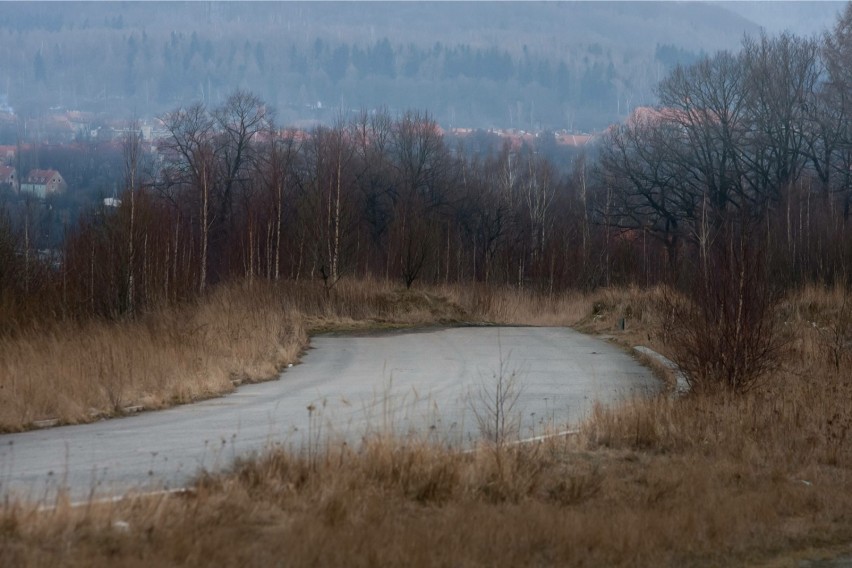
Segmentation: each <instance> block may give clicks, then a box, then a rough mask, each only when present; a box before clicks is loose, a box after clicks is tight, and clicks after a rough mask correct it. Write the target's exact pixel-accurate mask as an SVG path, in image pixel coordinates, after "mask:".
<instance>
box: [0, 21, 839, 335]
mask: <svg viewBox="0 0 852 568" xmlns="http://www.w3.org/2000/svg"><path fill="white" fill-rule="evenodd" d="M850 30H852V9H847V11H846V13H845V14H844V15H843V17H842V18H841V19H840V20H839V22H838V24H837V27H836V29H835V30H834V31H833V33H831V34H830V35H828V36H827V37H826V38H824V39H823V40H820V41H818V40H815V39H807V38H799V37H795V36H791V35H782V36H779V37H775V38H769V37H759V38H757V39H747V40H746V41H745V42H744V44H743V47H742V49H741V50H740V51H739V52H736V53H731V52H719V53H716V54H714V55H710V56H707V57H704V58H702V59H700V60H698V61H696V62H694V63H692V64H689V65H683V66H678V67H676V68H675V69H674V70H673V71H672V72H671V73H670V74H669V75H668V76H667V77H666V78H665V79H664V80H663V81H662V82H661V83H660V85H659V101H660V104H659V106H658V107H656V108H653V109H643V110H641V112H636V113H634V115H633V116H632V117H631V119H630V120H628V121H627V122H625V123H623V124H620V125H616V126H613V127H611V128H610V129H609V130H608V131H607V133H606V134H605V135H604V136H603V137H602V139H601V140H600V141H599V142H598V144H597V145H596V146H595V147H594V148H592V149H590V150H589V152H588V153H583V154H578V155H576V156H575V157H574V159H573V161H572V163H571V164H570V167H568V168H566V167H564V164H556V163H554V162H553V161H552V160H551V159H550V158H549V157H548V156H547V155H546V152H544V151H542V148H543V146H544V145H546V143H547V141H545V140H542V141H540V142H536V143H533V144H524V145H521V146H513V145H511V144H509V143H506V144H503V145H498V146H496V147H492V148H490V149H479V150H474V149H473V148H471V147H470V146H469V145H467V146H466V145H464V144H461V143H456V142H454V141H452V140H451V139H450V138H448V137H446V136H444V135H443V134H442V131H441V129H440V127H439V126H438V125H437V123H436V122H435V120H434V119H433V117H432V116H431V115H429V114H428V113H425V112H418V111H408V112H405V113H401V114H398V115H393V114H391V113H389V112H386V111H377V112H368V111H364V112H361V113H360V114H359V115H357V116H356V117H354V118H352V117H349V118H346V117H341V118H339V119H338V120H337V121H336V122H335V123H334V124H333V125H332V126H318V127H315V128H313V129H312V130H309V131H303V130H292V129H281V128H278V127H277V126H276V125H275V120H274V118H275V116H274V113H273V112H272V110H271V108H270V107H269V106H268V105H266V104H265V103H264V101H263V100H262V99H261V98H260V97H258V96H257V95H255V94H253V93H250V92H247V91H235V92H233V93H232V94H231V95H230V96H229V97H228V98H227V100H226V101H225V102H224V103H223V104H221V105H219V106H213V107H211V106H208V105H206V104H204V103H201V102H199V103H195V104H192V105H189V106H185V107H180V108H177V109H175V110H173V111H171V112H168V113H165V114H164V115H162V116H161V117H160V119H161V121H162V125H163V128H164V129H165V131H166V132H167V135H166V137H165V138H164V139H163V140H161V141H160V143H159V146H158V149H157V152H156V153H155V154H150V153H149V152H148V151H147V149H146V148H145V147H144V146H143V144H142V140H141V138H140V136H139V135H138V133H135V132H131V133H130V134H128V135H127V136H126V138H125V140H124V141H123V150H122V155H123V170H124V191H123V193H122V194H121V195H120V205H118V207H115V208H108V207H99V208H96V209H95V210H93V211H91V212H89V213H88V214H86V215H84V216H83V217H82V218H81V219H80V221H79V222H78V223H76V224H74V225H73V226H72V227H70V228H69V229H68V230H67V235H66V238H65V239H64V242H63V245H62V250H61V253H58V254H57V255H55V256H50V255H48V257H49V258H45V255H44V254H42V253H41V252H39V251H38V250H37V249H35V248H34V247H33V246H32V245H31V236H30V235H31V231H32V228H31V227H29V226H27V224H26V223H24V224H22V223H21V222H20V220H17V221H15V222H12V220H11V219H9V218H8V216H7V217H6V218H5V219H4V221H5V222H0V258H2V262H1V263H0V267H2V268H0V299H2V304H0V305H1V306H2V309H3V314H4V321H6V322H7V323H6V327H10V326H11V327H14V325H13V324H12V323H9V322H18V323H20V322H21V321H25V320H27V318H29V317H31V316H32V314H36V313H41V314H44V313H48V314H50V315H51V316H59V317H88V316H91V315H99V316H107V317H120V316H124V315H126V314H133V313H136V312H138V311H140V310H144V309H146V308H148V307H150V306H154V305H158V304H160V303H162V302H174V301H181V300H186V299H190V298H193V297H196V296H197V295H199V294H204V293H205V292H206V290H207V289H208V288H209V287H210V286H211V285H214V284H216V283H218V282H222V281H227V280H231V279H245V280H248V281H254V280H261V279H263V280H270V281H276V280H282V279H295V280H306V281H310V282H314V283H315V284H316V285H317V286H322V287H323V288H324V289H325V290H326V292H327V293H328V295H329V296H330V297H332V296H333V295H334V289H335V286H336V285H337V283H338V282H339V281H340V280H341V279H343V278H349V277H353V278H355V277H373V278H386V279H391V280H396V281H398V282H399V283H400V285H404V286H407V287H411V286H416V285H418V284H420V283H428V284H441V283H453V284H462V285H468V284H474V283H476V284H478V285H501V286H514V287H518V288H522V289H527V290H530V291H531V292H535V293H556V292H559V291H562V290H566V289H589V288H594V287H598V286H610V285H623V284H640V285H647V284H653V283H657V282H669V283H673V284H675V285H680V286H683V287H684V288H685V289H693V290H703V291H704V293H705V295H710V294H715V295H716V296H719V295H720V294H723V293H728V292H729V293H730V294H729V297H724V298H721V299H720V298H718V297H717V298H716V300H717V301H718V302H723V303H725V305H726V306H733V308H732V309H735V310H739V311H738V312H737V314H739V315H736V314H735V315H736V317H740V315H742V313H743V308H742V302H741V301H740V302H739V303H738V302H737V299H739V300H743V299H744V298H745V297H746V296H745V295H744V294H743V290H744V286H745V285H746V284H747V283H751V282H761V283H767V282H772V283H777V284H778V286H789V285H794V284H798V283H803V282H822V283H833V282H846V283H848V282H849V278H850V273H849V267H850V262H852V235H850V227H849V217H850V213H852V211H850V204H852V185H850V179H849V176H850V171H852V170H850V168H852V130H850V121H849V118H848V117H849V113H850V110H851V109H852V107H850V105H852V101H850V100H849V95H848V93H849V92H850V90H849V87H850V81H852V43H850V37H852V36H850V34H852V32H850ZM775 287H777V286H774V287H773V288H775ZM750 290H751V292H752V293H751V295H749V296H748V297H749V298H753V297H755V295H757V296H760V294H756V292H755V290H764V291H765V292H766V293H765V294H763V296H765V297H769V296H771V295H772V294H770V290H769V288H768V287H767V288H765V289H764V288H761V287H751V288H750ZM726 291H727V292H726ZM750 302H752V304H755V303H756V304H760V301H758V300H754V299H752V300H750ZM716 311H718V310H716ZM758 311H759V310H758ZM736 317H734V321H735V320H736ZM746 323H747V322H746ZM739 329H740V327H737V330H739ZM738 332H739V331H738Z"/></svg>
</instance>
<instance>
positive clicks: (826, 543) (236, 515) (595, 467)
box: [0, 285, 852, 566]
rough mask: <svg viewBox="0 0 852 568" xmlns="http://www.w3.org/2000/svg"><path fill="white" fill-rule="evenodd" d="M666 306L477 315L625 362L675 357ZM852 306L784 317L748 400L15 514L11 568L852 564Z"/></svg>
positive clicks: (817, 297) (651, 295) (324, 455)
mask: <svg viewBox="0 0 852 568" xmlns="http://www.w3.org/2000/svg"><path fill="white" fill-rule="evenodd" d="M372 288H375V285H373V286H371V289H372ZM362 290H363V289H362ZM350 293H352V294H353V298H354V297H355V296H354V294H355V291H352V292H350ZM406 294H408V293H406ZM662 296H663V293H662V292H661V291H659V290H657V291H652V292H643V291H640V290H638V289H633V290H627V289H625V290H618V291H615V290H610V291H607V292H602V293H597V294H594V295H589V296H585V297H582V298H580V297H577V298H575V299H573V300H570V301H569V300H565V301H563V302H562V303H561V304H556V303H554V302H547V301H545V300H541V301H540V302H532V303H529V302H528V303H527V304H526V305H523V304H522V303H521V302H518V301H517V300H516V299H513V298H512V297H511V296H509V295H500V294H491V295H487V296H484V295H483V296H480V303H479V305H480V306H485V307H488V309H496V310H497V314H498V317H495V318H494V319H499V314H500V313H502V314H506V313H513V314H514V315H513V317H515V318H517V319H521V318H520V316H519V314H526V315H527V317H528V319H529V321H536V320H537V319H538V318H540V317H543V316H546V317H547V318H554V319H553V320H548V323H550V322H551V321H552V323H558V322H559V318H565V320H567V321H577V322H578V323H579V324H580V325H581V326H584V327H585V329H586V330H587V331H589V332H600V333H606V334H608V335H610V336H612V337H613V338H614V339H613V340H615V341H619V342H621V343H623V344H625V345H629V344H633V343H635V342H637V341H640V340H642V341H643V342H646V343H647V339H648V337H650V338H651V342H652V343H653V344H654V345H655V346H656V347H657V348H658V349H660V350H661V351H664V352H668V353H669V354H670V355H672V356H675V357H676V353H674V352H672V351H670V349H671V344H670V343H668V342H667V341H666V339H665V338H666V332H665V328H664V327H663V326H662V324H663V323H664V321H665V317H664V314H662V313H661V312H660V311H659V306H661V305H665V302H664V299H663V298H662ZM451 297H452V296H450V295H449V294H447V296H445V298H447V299H449V298H451ZM844 297H845V292H844V291H843V290H842V289H840V288H835V289H830V290H825V289H822V288H807V289H805V290H803V291H801V292H798V293H796V294H794V295H791V296H789V297H787V298H785V299H784V300H783V301H782V303H781V305H780V308H779V310H778V312H777V313H776V317H777V318H778V320H779V322H781V323H782V325H784V326H785V327H786V328H787V329H788V331H787V332H786V333H787V341H786V342H785V344H784V349H783V351H782V352H781V353H779V356H780V367H779V369H778V370H776V371H774V372H773V373H772V374H771V375H770V376H767V377H766V378H765V380H763V381H760V382H759V383H758V384H756V385H755V386H754V388H752V389H749V390H748V391H747V392H745V393H739V394H733V393H731V392H730V391H721V392H719V391H715V392H704V393H693V394H690V395H687V396H685V397H679V398H676V397H672V396H671V395H670V394H664V395H661V396H660V397H658V398H652V399H641V400H634V401H631V402H628V403H626V404H625V405H624V406H623V407H620V408H611V409H605V408H599V409H597V411H596V412H595V413H594V415H593V416H592V418H591V419H590V420H589V421H588V422H586V423H585V424H584V425H583V426H582V428H581V431H580V433H579V434H578V435H575V436H568V437H555V438H550V439H547V440H545V441H544V442H540V443H532V444H525V445H512V444H510V443H508V440H502V439H498V440H492V441H490V442H487V441H483V442H482V444H481V445H480V446H479V447H478V449H477V450H476V451H474V452H472V453H460V452H458V451H457V449H455V448H453V447H451V446H450V445H445V444H442V443H441V442H440V441H435V440H429V441H426V440H424V439H417V438H409V439H399V438H393V437H381V436H380V437H377V438H371V439H368V440H365V441H364V443H363V445H362V446H360V447H357V448H355V447H351V446H346V445H338V444H335V443H334V441H333V440H330V441H329V443H328V445H325V444H324V445H321V446H318V447H316V448H313V449H312V450H306V451H305V452H304V453H300V452H295V453H292V452H291V453H288V452H283V451H273V452H271V453H269V454H267V455H265V456H262V457H260V458H259V459H257V460H256V461H249V462H243V463H239V464H236V465H235V467H234V469H233V472H232V473H227V474H222V475H216V476H202V477H201V478H200V479H199V480H198V482H197V483H196V484H195V485H194V486H193V487H192V488H190V489H189V490H188V491H187V492H186V493H184V494H172V495H155V496H143V497H136V498H134V497H128V498H126V499H124V500H122V501H119V502H114V503H100V504H97V503H96V504H91V505H86V506H76V507H72V506H70V505H69V503H67V502H65V501H63V500H62V499H61V498H60V499H59V500H58V502H56V503H46V504H45V503H42V504H32V503H16V502H7V503H6V504H5V505H3V507H2V510H0V563H2V564H3V565H10V566H12V565H15V566H27V565H30V566H41V565H49V564H55V563H57V562H63V563H66V564H71V565H91V566H106V565H114V564H116V563H120V564H122V565H151V564H158V565H196V566H200V565H209V563H210V562H211V561H213V559H215V562H216V563H217V564H218V565H233V566H235V565H257V566H260V565H269V564H275V563H284V564H287V565H292V566H302V565H304V566H307V565H340V564H346V565H354V566H362V565H363V566H366V565H396V564H400V563H405V564H407V565H415V566H417V565H446V564H451V565H463V566H467V565H494V566H519V565H520V566H531V565H589V566H602V565H623V566H633V565H649V566H650V565H654V566H658V565H669V566H683V565H695V566H718V565H765V566H797V565H798V564H797V563H798V561H799V560H804V559H818V558H823V557H826V558H831V557H834V556H837V555H841V554H849V553H851V552H852V549H850V548H849V543H850V541H852V516H851V515H850V511H852V440H850V435H852V434H850V432H852V411H850V407H849V400H852V379H850V376H849V374H848V372H846V371H845V369H846V368H847V367H848V364H849V363H850V362H852V361H850V355H852V354H850V352H848V351H845V352H844V353H843V354H842V357H843V359H842V360H843V361H844V365H842V366H841V368H840V369H838V367H837V366H836V365H835V358H834V357H835V352H834V350H833V347H832V346H833V345H834V341H833V339H832V338H833V337H834V332H835V330H836V328H837V325H838V323H839V322H841V320H842V317H843V316H842V313H841V312H840V311H838V309H837V307H838V306H842V305H843V301H844ZM426 298H428V300H427V299H426ZM361 299H362V300H363V298H361ZM386 299H387V298H386V297H385V300H386ZM445 301H447V300H445ZM452 301H453V303H455V302H458V304H459V305H465V303H467V304H468V305H470V303H471V302H472V300H471V299H470V298H464V297H461V296H455V297H452ZM409 302H410V303H411V304H419V305H421V306H423V310H424V312H423V313H426V312H428V309H429V308H428V306H434V305H441V306H446V305H450V304H449V302H448V301H447V303H438V302H437V300H436V298H435V297H433V296H432V295H431V294H430V295H428V296H427V295H426V294H423V293H418V294H417V295H414V296H412V297H410V299H409ZM539 306H540V307H544V308H545V309H544V310H542V312H539V311H538V307H539ZM413 312H414V310H411V311H409V313H413ZM543 312H546V314H544V313H543ZM482 313H487V312H484V311H483V312H482ZM492 313H494V312H492ZM358 315H359V314H358V313H353V312H349V313H348V314H347V316H346V317H352V316H356V317H357V316H358ZM385 315H386V316H387V315H389V314H388V313H387V312H385ZM578 316H579V320H578V319H577V318H578ZM622 318H625V320H626V322H625V323H626V330H625V331H620V330H619V327H620V326H619V320H621V319H622ZM426 319H430V317H426ZM390 320H393V318H392V317H386V318H382V321H390ZM318 321H319V320H318ZM322 321H325V322H327V321H328V320H322ZM355 321H356V320H355V319H352V320H351V321H350V323H352V322H355ZM395 321H398V320H395ZM521 380H522V378H521ZM39 505H47V506H48V507H47V508H46V509H39V508H38V507H39Z"/></svg>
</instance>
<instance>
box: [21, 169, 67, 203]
mask: <svg viewBox="0 0 852 568" xmlns="http://www.w3.org/2000/svg"><path fill="white" fill-rule="evenodd" d="M66 189H68V185H67V184H66V183H65V180H64V179H62V176H61V175H60V174H59V172H57V171H56V170H32V171H30V173H29V175H27V177H26V179H25V180H24V181H23V182H22V183H21V191H27V192H30V193H33V194H35V195H36V196H38V197H46V196H47V195H50V194H52V193H58V192H62V191H65V190H66Z"/></svg>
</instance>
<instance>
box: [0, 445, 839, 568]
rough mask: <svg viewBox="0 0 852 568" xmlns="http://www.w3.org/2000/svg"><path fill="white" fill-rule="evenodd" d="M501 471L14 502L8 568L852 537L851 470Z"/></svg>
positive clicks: (318, 560) (299, 478) (1, 547)
mask: <svg viewBox="0 0 852 568" xmlns="http://www.w3.org/2000/svg"><path fill="white" fill-rule="evenodd" d="M499 457H500V459H497V455H496V454H495V452H494V450H493V449H487V448H486V449H481V450H480V451H478V452H476V453H473V454H459V453H455V452H451V451H448V450H447V449H445V448H441V447H439V446H434V445H427V444H420V443H417V442H416V441H414V442H409V443H407V444H401V443H395V442H394V441H392V440H375V441H372V442H368V443H366V444H365V445H364V446H363V447H362V448H360V449H359V450H357V451H353V450H351V449H350V448H347V447H345V446H334V447H333V448H332V449H329V450H328V451H327V452H326V453H324V454H323V455H322V456H320V458H319V459H317V458H316V457H315V456H314V457H310V456H307V455H293V454H287V453H283V452H276V453H272V454H270V455H267V456H266V457H264V458H263V459H261V460H258V461H255V462H251V463H244V464H240V465H238V466H237V467H236V469H235V472H234V473H233V474H231V475H227V476H220V477H211V478H204V479H202V480H201V481H199V483H198V484H197V486H196V487H195V488H194V490H193V491H192V492H191V493H190V494H187V495H182V496H154V497H146V498H137V499H133V498H128V499H126V500H124V501H122V502H119V503H109V504H101V505H93V506H90V507H77V508H70V507H68V506H67V505H65V504H60V505H59V506H58V507H56V508H55V509H51V510H48V511H42V512H37V511H36V510H35V509H34V508H33V507H28V506H24V505H7V506H6V507H5V508H3V509H2V510H0V564H2V565H4V566H46V565H51V564H56V563H57V562H62V563H63V564H66V565H85V566H108V565H115V564H121V565H127V566H137V565H138V566H143V565H144V566H151V565H158V566H168V565H188V566H204V565H210V564H211V563H215V564H216V565H218V566H269V565H287V566H341V565H345V566H398V565H406V566H445V565H446V566H450V565H451V566H543V565H546V566H566V565H570V566H575V565H576V566H685V565H693V566H722V565H723V566H730V565H744V564H752V563H757V562H764V561H768V560H778V559H779V558H781V559H784V558H788V559H789V558H792V555H793V554H795V553H796V552H797V551H801V550H806V551H807V550H813V549H814V548H826V547H829V546H832V545H833V544H835V543H848V542H849V541H850V539H852V518H850V516H851V515H850V513H849V511H852V475H850V471H849V469H848V468H841V467H837V466H833V467H829V466H824V465H818V464H814V465H812V466H811V467H810V468H809V469H808V470H807V471H804V472H801V473H806V474H807V479H806V481H807V482H808V484H805V483H803V481H802V480H801V479H802V478H798V477H795V476H791V475H790V474H791V471H789V470H788V469H787V468H785V466H784V465H783V464H778V463H764V462H762V461H761V460H759V459H756V458H754V457H748V458H743V457H731V456H725V455H720V454H718V453H717V452H716V451H714V449H713V448H712V447H710V448H708V447H706V446H705V447H704V448H703V449H702V448H701V447H700V446H698V447H696V448H692V449H683V450H681V451H676V452H675V451H672V452H660V451H646V452H641V451H636V450H631V449H608V450H601V449H594V450H593V449H591V448H590V447H589V445H588V442H587V441H586V440H585V439H579V440H576V439H575V440H572V439H567V440H566V439H564V438H562V439H551V440H549V441H547V442H545V443H542V444H535V445H526V446H515V447H511V448H508V449H504V450H503V451H502V453H501V454H500V456H499ZM788 551H793V552H792V554H791V553H789V552H788ZM781 564H782V565H784V563H783V562H782V563H781ZM786 565H790V564H786Z"/></svg>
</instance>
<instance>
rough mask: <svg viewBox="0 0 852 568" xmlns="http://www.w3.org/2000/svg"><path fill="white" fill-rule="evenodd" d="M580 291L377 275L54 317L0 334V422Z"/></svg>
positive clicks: (185, 386)
mask: <svg viewBox="0 0 852 568" xmlns="http://www.w3.org/2000/svg"><path fill="white" fill-rule="evenodd" d="M586 302H587V300H586V299H585V298H583V297H582V296H576V295H572V296H566V297H562V298H556V299H547V298H540V299H531V298H528V297H526V296H525V295H523V294H521V293H519V292H516V291H511V290H509V291H494V290H485V289H474V290H473V291H463V290H462V289H461V288H460V287H456V288H452V287H444V288H439V289H434V290H425V291H422V290H421V291H410V290H402V289H399V288H397V287H395V286H394V285H392V284H390V283H388V282H385V281H372V280H359V281H346V280H344V281H341V282H340V283H339V284H338V285H337V287H336V288H335V290H334V291H333V293H332V294H331V295H330V296H326V294H325V292H324V290H323V288H322V286H321V285H319V284H316V283H293V282H286V283H281V284H280V285H272V284H269V283H255V284H251V285H250V284H247V283H241V284H233V285H228V286H221V287H218V288H216V289H215V290H213V291H212V292H211V293H210V294H208V295H207V296H206V297H204V298H202V299H199V300H198V301H196V302H193V303H189V304H185V305H181V306H177V307H174V306H172V307H165V308H163V309H159V310H156V311H154V312H152V313H148V314H146V315H144V316H143V317H142V318H140V319H139V320H136V321H128V322H104V321H92V322H88V323H84V324H68V325H63V326H60V325H55V326H53V327H50V328H45V329H40V330H37V331H33V332H30V333H27V334H22V335H18V336H15V337H13V338H9V337H6V338H3V337H0V432H2V431H7V432H8V431H17V430H22V429H26V428H29V427H31V426H32V425H33V423H34V422H36V421H40V420H46V419H58V420H59V422H60V423H68V424H74V423H80V422H87V421H91V420H94V419H99V418H102V417H106V416H114V415H118V414H121V413H122V412H123V409H125V408H127V407H134V406H140V405H141V406H143V407H144V408H146V409H156V408H164V407H167V406H171V405H174V404H181V403H185V402H191V401H194V400H199V399H203V398H209V397H211V396H217V395H221V394H224V393H227V392H230V391H232V390H233V389H234V385H235V384H239V383H241V382H245V381H260V380H269V379H273V378H275V377H277V376H278V373H279V372H280V370H281V369H282V368H284V367H286V366H287V365H288V364H291V363H296V362H297V361H298V358H299V355H300V353H301V352H302V351H303V350H304V348H305V347H306V346H307V343H308V338H309V335H310V334H312V333H318V332H325V331H340V330H355V329H382V328H388V327H399V326H417V325H436V324H458V323H482V322H501V323H508V322H511V323H519V324H532V323H552V324H559V325H562V324H566V323H575V322H576V321H578V320H579V318H580V317H582V314H583V313H585V312H586V311H587V310H586V308H587V306H586Z"/></svg>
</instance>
